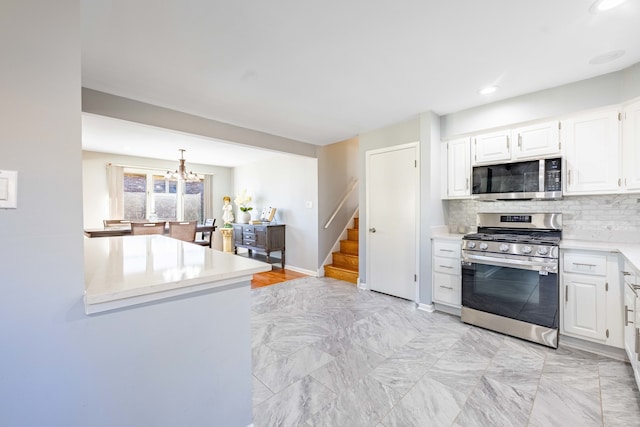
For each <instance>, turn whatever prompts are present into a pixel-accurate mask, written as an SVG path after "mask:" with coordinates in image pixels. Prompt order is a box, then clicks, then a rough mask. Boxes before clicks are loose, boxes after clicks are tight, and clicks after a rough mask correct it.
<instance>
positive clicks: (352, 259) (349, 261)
mask: <svg viewBox="0 0 640 427" xmlns="http://www.w3.org/2000/svg"><path fill="white" fill-rule="evenodd" d="M332 255H333V264H332V265H334V266H336V267H345V268H351V269H355V270H357V269H358V265H359V263H358V255H350V254H343V253H342V252H334V253H333V254H332Z"/></svg>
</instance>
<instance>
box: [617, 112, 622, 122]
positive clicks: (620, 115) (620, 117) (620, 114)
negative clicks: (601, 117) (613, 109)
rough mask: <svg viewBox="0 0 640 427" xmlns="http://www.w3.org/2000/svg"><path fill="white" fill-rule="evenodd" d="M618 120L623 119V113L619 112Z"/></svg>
mask: <svg viewBox="0 0 640 427" xmlns="http://www.w3.org/2000/svg"><path fill="white" fill-rule="evenodd" d="M618 121H619V122H621V121H622V113H618Z"/></svg>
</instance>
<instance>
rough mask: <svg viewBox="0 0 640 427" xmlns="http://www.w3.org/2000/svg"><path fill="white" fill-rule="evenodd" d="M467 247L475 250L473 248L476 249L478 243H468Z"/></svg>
mask: <svg viewBox="0 0 640 427" xmlns="http://www.w3.org/2000/svg"><path fill="white" fill-rule="evenodd" d="M467 247H468V248H469V249H473V248H475V247H476V242H469V243H467Z"/></svg>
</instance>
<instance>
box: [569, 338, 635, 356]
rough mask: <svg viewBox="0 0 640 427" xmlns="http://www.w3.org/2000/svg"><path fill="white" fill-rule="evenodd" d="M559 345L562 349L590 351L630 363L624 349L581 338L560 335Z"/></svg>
mask: <svg viewBox="0 0 640 427" xmlns="http://www.w3.org/2000/svg"><path fill="white" fill-rule="evenodd" d="M558 344H559V346H560V347H571V348H575V349H577V350H584V351H588V352H589V353H595V354H599V355H601V356H605V357H609V358H611V359H616V360H620V361H621V362H629V359H628V358H627V353H625V351H624V349H622V348H617V347H611V346H609V345H604V344H598V343H595V342H591V341H586V340H582V339H580V338H574V337H570V336H567V335H562V334H560V337H559V339H558Z"/></svg>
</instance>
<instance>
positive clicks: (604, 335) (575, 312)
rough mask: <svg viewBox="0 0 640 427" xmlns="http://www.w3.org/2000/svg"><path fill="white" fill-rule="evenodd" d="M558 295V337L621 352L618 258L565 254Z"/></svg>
mask: <svg viewBox="0 0 640 427" xmlns="http://www.w3.org/2000/svg"><path fill="white" fill-rule="evenodd" d="M560 293H561V295H560V298H561V301H562V304H561V309H562V322H561V329H560V332H561V333H563V334H565V335H569V336H573V337H577V338H582V339H586V340H589V341H592V342H597V343H600V344H605V345H609V346H613V347H617V348H623V326H622V323H623V322H622V292H621V284H620V280H619V269H618V256H617V255H614V254H611V253H607V252H594V251H570V250H564V251H563V256H562V276H561V288H560Z"/></svg>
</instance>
